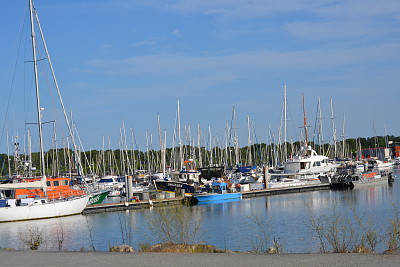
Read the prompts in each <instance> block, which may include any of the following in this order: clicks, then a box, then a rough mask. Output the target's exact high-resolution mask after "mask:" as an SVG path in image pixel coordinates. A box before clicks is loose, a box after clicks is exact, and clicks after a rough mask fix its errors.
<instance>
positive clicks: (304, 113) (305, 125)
mask: <svg viewBox="0 0 400 267" xmlns="http://www.w3.org/2000/svg"><path fill="white" fill-rule="evenodd" d="M303 115H304V135H305V136H304V137H305V146H307V144H308V131H307V117H306V107H305V104H304V95H303Z"/></svg>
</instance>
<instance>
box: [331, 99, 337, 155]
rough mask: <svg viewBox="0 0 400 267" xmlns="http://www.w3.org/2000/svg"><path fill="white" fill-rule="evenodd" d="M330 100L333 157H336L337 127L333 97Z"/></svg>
mask: <svg viewBox="0 0 400 267" xmlns="http://www.w3.org/2000/svg"><path fill="white" fill-rule="evenodd" d="M330 101H331V120H332V135H333V146H334V152H333V153H334V154H333V157H334V158H336V156H337V153H336V128H335V117H334V116H333V104H332V97H331V99H330Z"/></svg>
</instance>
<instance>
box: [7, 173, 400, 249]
mask: <svg viewBox="0 0 400 267" xmlns="http://www.w3.org/2000/svg"><path fill="white" fill-rule="evenodd" d="M394 175H395V177H396V178H397V179H396V180H395V182H394V183H393V184H392V185H389V184H385V185H377V186H371V187H364V188H357V189H353V190H336V191H334V190H321V191H310V192H302V193H293V194H285V195H274V196H268V197H257V198H249V199H242V200H234V201H227V202H210V203H205V204H201V205H196V206H192V207H183V209H185V210H187V212H189V213H190V215H191V218H192V219H193V220H196V221H197V223H199V224H200V231H199V234H198V236H197V237H198V238H197V242H202V243H205V244H210V245H214V246H216V247H217V248H220V249H228V250H234V251H250V250H254V240H256V239H257V237H259V236H260V227H265V228H263V229H268V233H269V234H268V235H269V237H270V238H271V239H272V238H275V240H277V241H278V242H279V244H281V246H282V248H283V250H284V252H288V253H289V252H290V253H309V252H310V253H313V252H318V251H319V244H318V242H317V240H316V239H315V238H314V232H313V231H312V230H311V218H320V217H321V216H323V215H329V214H332V212H333V211H335V212H337V213H340V214H343V215H344V216H346V217H347V218H354V213H355V214H356V215H357V216H358V218H359V219H361V220H362V221H363V222H368V221H371V222H372V226H373V228H374V229H376V230H377V231H378V233H380V234H381V235H383V236H384V235H385V233H386V231H387V229H388V226H389V223H390V220H391V219H393V218H394V216H395V210H396V209H397V210H399V209H400V180H398V179H400V169H399V168H397V169H396V168H395V169H394ZM114 201H115V199H114ZM167 208H168V207H167ZM169 208H170V207H169ZM157 209H159V208H153V209H142V210H131V211H125V212H108V213H98V214H88V215H75V216H70V217H64V218H55V219H45V220H36V221H24V222H12V223H2V224H0V247H1V248H3V249H4V248H10V249H27V246H26V244H25V242H24V241H26V240H27V239H29V235H30V234H31V235H32V233H35V231H36V233H37V232H40V235H41V237H42V244H41V246H40V248H39V249H40V250H59V249H61V250H67V251H79V250H85V251H88V250H89V251H90V250H96V251H108V250H109V248H110V247H111V246H113V245H121V244H123V243H129V244H130V245H132V246H133V247H134V248H135V249H138V248H139V246H140V244H150V245H151V244H155V243H157V242H158V240H157V239H155V237H154V234H153V233H152V232H151V231H150V230H149V228H148V225H149V221H148V220H152V219H151V218H152V216H153V215H155V214H157ZM255 219H256V220H258V221H260V222H262V225H261V226H260V225H257V224H255V223H254V220H255ZM353 223H354V225H356V224H357V222H356V221H354V222H353ZM385 249H386V244H385V240H382V242H381V243H380V244H379V245H378V247H377V252H383V251H384V250H385Z"/></svg>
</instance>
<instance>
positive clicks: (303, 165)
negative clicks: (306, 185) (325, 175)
mask: <svg viewBox="0 0 400 267" xmlns="http://www.w3.org/2000/svg"><path fill="white" fill-rule="evenodd" d="M305 168H306V163H305V162H300V169H301V170H303V169H305Z"/></svg>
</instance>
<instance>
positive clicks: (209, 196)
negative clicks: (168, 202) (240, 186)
mask: <svg viewBox="0 0 400 267" xmlns="http://www.w3.org/2000/svg"><path fill="white" fill-rule="evenodd" d="M194 198H195V199H196V200H197V201H198V202H206V201H220V200H228V199H240V198H242V193H226V194H218V193H206V194H199V195H194Z"/></svg>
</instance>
